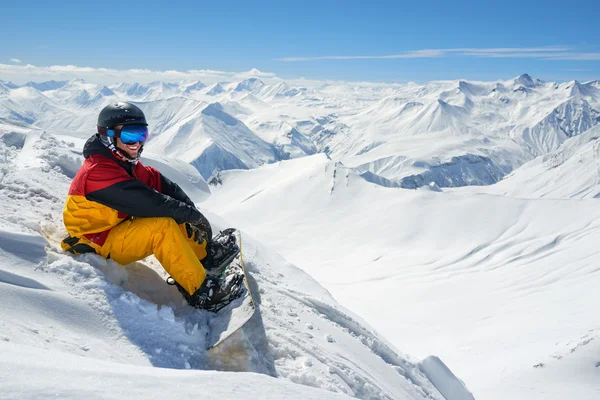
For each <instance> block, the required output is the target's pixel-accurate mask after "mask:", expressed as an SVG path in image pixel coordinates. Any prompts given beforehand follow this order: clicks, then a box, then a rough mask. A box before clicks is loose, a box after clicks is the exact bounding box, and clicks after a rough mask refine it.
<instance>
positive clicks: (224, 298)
mask: <svg viewBox="0 0 600 400" xmlns="http://www.w3.org/2000/svg"><path fill="white" fill-rule="evenodd" d="M97 129H98V133H97V134H95V135H93V136H92V137H91V138H90V139H89V140H88V141H87V142H86V144H85V145H84V148H83V155H84V157H85V161H84V163H83V165H82V167H81V169H80V170H79V171H78V172H77V175H76V176H75V178H74V179H73V182H72V184H71V187H70V189H69V194H68V196H67V200H66V204H65V208H64V213H63V218H64V223H65V227H66V228H67V232H68V236H67V237H66V238H65V239H64V240H63V241H62V243H61V245H62V248H63V250H65V251H70V252H72V253H75V254H79V253H85V252H95V253H97V254H99V255H101V256H102V257H104V258H110V259H112V260H114V261H116V262H118V263H120V264H122V265H125V264H129V263H132V262H134V261H138V260H141V259H144V258H146V257H148V256H150V255H151V254H154V255H155V256H156V258H157V259H158V261H159V262H160V263H161V265H162V266H163V268H164V269H165V270H166V271H167V272H168V273H169V274H170V275H171V277H172V280H171V282H172V283H174V284H176V285H177V288H178V289H179V291H180V292H181V294H182V295H183V297H184V298H185V299H186V300H187V301H188V303H189V304H190V305H191V306H194V307H197V308H208V309H210V308H211V307H212V308H214V306H215V305H218V304H220V303H224V302H229V301H231V300H232V299H233V298H235V297H236V296H237V295H239V293H237V292H236V290H239V286H240V285H239V282H238V281H237V280H236V279H228V280H227V281H226V282H225V281H224V280H220V279H219V278H218V277H217V276H214V275H207V273H206V269H209V270H210V269H215V268H216V269H218V268H219V267H221V266H222V265H224V264H225V263H227V262H228V261H229V260H231V259H232V258H233V257H235V256H236V255H237V253H238V252H239V248H238V247H237V245H236V244H235V240H214V241H213V240H212V229H211V226H210V223H209V222H208V220H207V219H206V218H205V217H204V215H202V213H201V212H200V211H198V209H197V208H196V207H195V205H194V203H193V202H192V200H190V198H189V197H188V195H187V194H186V193H185V192H184V191H183V190H182V189H181V187H179V186H178V185H177V184H176V183H174V182H172V181H170V180H169V179H167V178H166V177H165V176H163V175H162V174H161V173H160V172H159V171H158V170H156V169H154V168H152V167H149V166H145V165H143V164H142V163H141V162H140V161H139V158H140V154H141V153H142V150H143V147H144V143H145V142H146V139H147V138H148V124H147V122H146V117H145V115H144V113H143V112H142V110H141V109H140V108H138V107H137V106H135V105H133V104H131V103H126V102H118V103H116V104H110V105H108V106H106V107H105V108H104V109H102V111H101V112H100V115H99V116H98V127H97ZM203 264H204V265H203ZM205 267H206V269H205ZM241 279H243V277H239V280H241Z"/></svg>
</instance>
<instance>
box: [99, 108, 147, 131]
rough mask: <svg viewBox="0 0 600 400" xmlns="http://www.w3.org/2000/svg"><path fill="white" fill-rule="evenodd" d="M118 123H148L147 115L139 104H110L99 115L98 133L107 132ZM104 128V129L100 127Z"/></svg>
mask: <svg viewBox="0 0 600 400" xmlns="http://www.w3.org/2000/svg"><path fill="white" fill-rule="evenodd" d="M117 125H146V126H148V123H147V122H146V116H145V115H144V112H143V111H142V110H140V108H139V107H138V106H135V105H133V104H131V103H126V102H118V103H113V104H109V105H107V106H106V107H104V108H103V109H102V111H100V115H98V133H100V134H102V132H101V131H104V132H106V129H111V128H113V127H115V126H117ZM100 128H104V129H100Z"/></svg>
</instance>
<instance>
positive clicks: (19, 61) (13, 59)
mask: <svg viewBox="0 0 600 400" xmlns="http://www.w3.org/2000/svg"><path fill="white" fill-rule="evenodd" d="M10 61H11V62H14V63H17V64H19V63H21V60H19V59H18V58H11V59H10Z"/></svg>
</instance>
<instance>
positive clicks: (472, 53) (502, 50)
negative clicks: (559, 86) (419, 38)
mask: <svg viewBox="0 0 600 400" xmlns="http://www.w3.org/2000/svg"><path fill="white" fill-rule="evenodd" d="M451 56H454V57H477V58H541V59H547V60H579V61H584V60H588V61H589V60H600V53H581V52H576V51H573V49H572V48H569V47H557V46H549V47H523V48H513V47H498V48H456V49H422V50H414V51H408V52H404V53H399V54H389V55H351V56H350V55H347V56H346V55H333V56H316V57H283V58H277V59H276V61H282V62H298V61H317V60H383V59H410V58H441V57H451Z"/></svg>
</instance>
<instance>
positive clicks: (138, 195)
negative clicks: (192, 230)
mask: <svg viewBox="0 0 600 400" xmlns="http://www.w3.org/2000/svg"><path fill="white" fill-rule="evenodd" d="M85 192H86V195H85V197H86V198H87V199H88V200H91V201H95V202H97V203H100V204H103V205H105V206H107V207H110V208H113V209H115V210H117V211H120V212H122V213H124V214H126V215H131V216H134V217H169V218H173V219H174V220H175V221H176V222H177V223H178V224H181V223H184V222H195V221H199V220H201V219H202V218H203V215H202V214H201V213H200V211H198V210H197V209H196V208H195V207H194V206H191V205H189V204H186V203H185V202H182V201H180V200H178V199H175V198H173V197H171V196H169V195H166V194H163V193H159V192H157V191H156V190H154V189H152V188H150V187H148V186H146V185H145V184H144V183H143V182H141V181H139V180H138V179H135V178H132V177H131V176H129V175H128V174H127V172H125V170H124V169H123V168H121V167H120V166H118V165H117V164H114V165H111V164H100V165H96V166H95V167H94V168H92V170H91V171H90V173H89V175H88V178H87V180H86V186H85ZM190 201H191V200H190ZM192 204H193V203H192Z"/></svg>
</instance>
